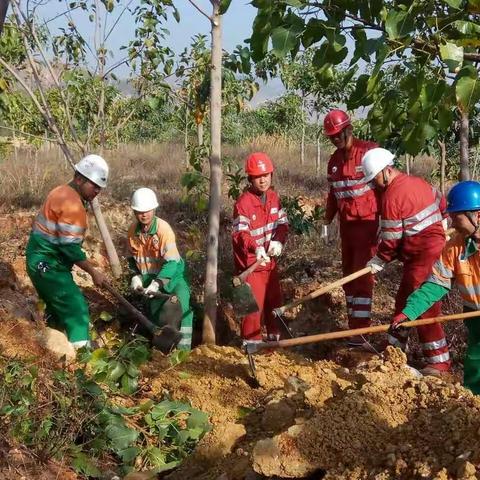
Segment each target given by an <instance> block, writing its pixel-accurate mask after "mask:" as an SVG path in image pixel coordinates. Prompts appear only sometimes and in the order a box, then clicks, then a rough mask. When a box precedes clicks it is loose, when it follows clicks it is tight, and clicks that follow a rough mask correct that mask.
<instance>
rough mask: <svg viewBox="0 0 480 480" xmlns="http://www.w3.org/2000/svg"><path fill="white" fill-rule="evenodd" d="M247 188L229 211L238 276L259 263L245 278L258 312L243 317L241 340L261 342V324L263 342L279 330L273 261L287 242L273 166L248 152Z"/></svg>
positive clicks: (280, 300)
mask: <svg viewBox="0 0 480 480" xmlns="http://www.w3.org/2000/svg"><path fill="white" fill-rule="evenodd" d="M245 173H246V174H247V175H248V181H249V182H250V186H249V188H248V189H247V190H245V192H244V193H243V194H242V195H240V197H239V198H238V200H237V201H236V202H235V206H234V210H233V219H234V220H233V234H232V241H233V256H234V261H235V270H236V273H237V274H239V273H241V272H242V271H244V270H246V269H247V268H248V267H250V265H253V264H254V263H255V262H256V261H257V260H262V262H261V263H260V265H259V266H258V267H257V269H256V270H255V271H254V272H253V273H252V274H251V275H249V276H248V277H247V278H246V282H247V283H248V284H249V285H250V286H251V288H252V292H253V295H254V296H255V299H256V301H257V304H258V307H259V311H258V312H256V313H252V314H250V315H247V316H245V317H244V318H243V321H242V338H243V339H244V340H262V334H261V328H262V323H263V324H264V325H265V328H266V332H267V340H278V339H279V338H280V329H279V325H278V320H277V319H276V318H275V316H274V314H273V310H274V309H275V308H278V307H280V306H281V305H282V303H283V298H282V292H281V289H280V281H279V277H278V269H277V258H278V257H279V256H280V255H281V254H282V251H283V246H284V244H285V241H286V239H287V233H288V219H287V215H286V213H285V211H284V210H283V209H282V207H281V205H280V198H279V196H278V194H277V193H276V192H275V190H274V189H273V188H272V186H271V185H272V176H273V163H272V161H271V159H270V157H269V156H268V155H266V154H265V153H262V152H256V153H252V154H251V155H250V156H249V157H248V158H247V160H246V162H245Z"/></svg>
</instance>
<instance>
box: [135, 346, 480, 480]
mask: <svg viewBox="0 0 480 480" xmlns="http://www.w3.org/2000/svg"><path fill="white" fill-rule="evenodd" d="M256 364H257V370H258V378H259V381H260V388H258V389H252V388H251V387H250V386H249V382H248V370H247V367H248V366H247V359H246V358H245V357H244V356H243V354H242V352H241V351H240V350H238V349H235V348H222V347H205V346H204V347H202V348H198V349H196V350H195V351H193V352H192V354H191V356H190V358H189V359H188V360H187V361H186V362H185V363H184V364H181V365H179V366H177V367H175V368H170V369H168V367H167V364H166V359H164V358H163V357H161V356H158V357H157V356H156V357H155V358H154V359H153V360H152V361H151V362H150V364H149V365H148V366H147V367H146V368H145V370H144V373H145V374H146V375H147V376H149V377H150V378H149V385H150V389H151V390H150V392H149V394H150V395H152V396H157V395H162V394H164V393H167V392H168V394H169V395H170V396H171V397H172V398H175V399H184V398H189V399H190V400H191V401H192V404H193V405H194V406H195V407H198V408H201V409H203V410H205V411H207V412H209V413H210V414H211V420H212V423H213V425H214V429H213V431H212V433H210V434H209V435H207V436H206V437H205V438H204V440H203V441H202V442H201V443H200V444H199V446H198V447H197V449H196V451H195V453H194V454H193V455H192V456H191V457H190V458H188V459H187V460H186V461H185V462H184V464H183V465H182V466H181V467H180V468H179V469H178V470H176V471H175V472H173V473H171V474H170V475H168V476H166V478H168V479H169V480H177V479H178V480H180V479H181V480H183V479H185V478H195V479H198V480H210V479H212V480H213V479H215V480H246V479H250V480H251V479H263V478H318V479H320V478H326V479H367V478H372V479H373V478H375V479H382V480H383V479H413V478H431V479H437V480H440V479H469V478H471V479H474V478H476V477H475V472H476V465H478V463H480V446H479V445H478V442H477V439H478V435H479V434H480V399H478V398H477V397H475V396H474V395H472V393H471V392H469V391H468V390H466V389H464V388H463V387H462V386H460V384H451V383H447V382H446V381H444V380H442V379H438V378H434V377H424V378H419V377H418V375H416V373H415V372H414V371H412V370H411V369H410V368H409V367H407V365H406V357H405V355H404V354H403V353H402V352H401V351H400V350H396V349H393V348H391V347H389V348H388V349H387V350H386V352H385V353H384V355H383V358H380V357H373V358H370V360H367V361H364V362H363V363H362V364H361V365H360V366H358V367H356V368H352V369H347V368H344V367H341V366H339V365H337V364H335V363H333V362H327V361H319V362H312V361H307V360H305V359H304V358H302V357H299V356H297V355H295V354H291V353H288V352H275V353H273V354H270V355H258V356H256ZM166 368H167V369H166ZM158 372H161V373H158Z"/></svg>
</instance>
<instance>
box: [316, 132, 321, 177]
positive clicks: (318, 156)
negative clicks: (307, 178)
mask: <svg viewBox="0 0 480 480" xmlns="http://www.w3.org/2000/svg"><path fill="white" fill-rule="evenodd" d="M320 146H321V145H320V136H318V137H317V156H316V158H315V173H316V174H317V175H320V153H321V149H320Z"/></svg>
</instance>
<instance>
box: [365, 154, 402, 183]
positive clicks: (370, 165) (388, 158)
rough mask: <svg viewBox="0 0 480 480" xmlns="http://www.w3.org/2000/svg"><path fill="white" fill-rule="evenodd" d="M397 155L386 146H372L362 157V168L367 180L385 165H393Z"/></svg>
mask: <svg viewBox="0 0 480 480" xmlns="http://www.w3.org/2000/svg"><path fill="white" fill-rule="evenodd" d="M394 158H395V155H394V154H393V153H392V152H389V151H388V150H386V149H385V148H372V149H371V150H369V151H368V152H367V153H366V154H365V155H364V156H363V158H362V170H363V174H364V175H365V177H364V180H365V182H370V180H372V179H373V178H374V177H375V176H376V175H377V174H378V173H380V172H381V171H382V170H383V169H384V168H385V167H388V166H390V165H393V159H394Z"/></svg>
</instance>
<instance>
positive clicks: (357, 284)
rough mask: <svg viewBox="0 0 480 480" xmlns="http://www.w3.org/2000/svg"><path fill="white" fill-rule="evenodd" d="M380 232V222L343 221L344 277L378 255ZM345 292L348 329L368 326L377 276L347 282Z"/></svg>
mask: <svg viewBox="0 0 480 480" xmlns="http://www.w3.org/2000/svg"><path fill="white" fill-rule="evenodd" d="M377 230H378V222H377V221H375V220H358V221H356V220H352V221H341V222H340V236H341V240H342V271H343V276H344V277H345V276H347V275H350V274H351V273H354V272H356V271H358V270H361V269H362V268H365V265H366V264H367V262H368V261H369V260H370V259H371V258H372V257H373V256H374V255H375V252H376V248H377ZM343 290H344V291H345V296H346V297H347V314H348V326H349V327H350V328H363V327H368V326H369V325H370V312H371V309H372V292H373V275H370V274H368V275H363V277H360V278H357V279H356V280H353V281H352V282H350V283H346V284H345V285H344V286H343Z"/></svg>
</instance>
